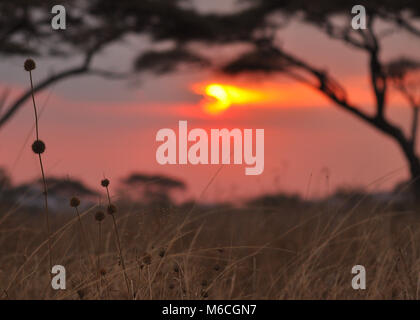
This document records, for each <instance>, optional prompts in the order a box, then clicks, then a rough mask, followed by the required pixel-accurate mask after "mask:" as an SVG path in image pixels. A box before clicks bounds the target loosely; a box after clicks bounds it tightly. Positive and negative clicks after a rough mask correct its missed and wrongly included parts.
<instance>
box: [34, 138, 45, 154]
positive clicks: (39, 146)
mask: <svg viewBox="0 0 420 320" xmlns="http://www.w3.org/2000/svg"><path fill="white" fill-rule="evenodd" d="M32 151H33V152H34V153H36V154H41V153H44V151H45V143H44V142H42V141H41V140H36V141H35V142H34V143H33V144H32Z"/></svg>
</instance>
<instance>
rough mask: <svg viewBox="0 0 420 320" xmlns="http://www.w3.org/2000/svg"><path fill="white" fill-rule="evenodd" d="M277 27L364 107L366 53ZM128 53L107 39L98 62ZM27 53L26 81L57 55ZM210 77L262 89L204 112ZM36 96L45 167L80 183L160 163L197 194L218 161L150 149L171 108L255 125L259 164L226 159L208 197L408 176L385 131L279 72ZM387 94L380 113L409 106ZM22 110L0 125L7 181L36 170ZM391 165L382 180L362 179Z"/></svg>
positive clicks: (6, 64)
mask: <svg viewBox="0 0 420 320" xmlns="http://www.w3.org/2000/svg"><path fill="white" fill-rule="evenodd" d="M283 38H284V42H285V43H286V45H287V49H289V50H292V51H295V52H299V53H300V54H301V55H302V57H303V58H306V59H311V61H313V63H314V64H316V65H318V66H320V67H325V68H328V70H330V71H331V72H332V73H333V74H335V75H336V77H338V78H339V79H340V81H341V82H342V83H343V85H345V87H346V88H347V89H348V91H349V93H350V99H351V101H352V102H353V103H356V104H358V105H360V106H362V107H363V108H365V109H367V110H368V109H369V108H370V107H371V106H372V101H373V98H372V94H371V92H370V86H369V82H368V77H367V74H366V63H367V60H366V57H365V56H364V55H362V54H360V53H359V52H355V51H354V50H351V49H349V48H348V47H345V46H343V45H339V44H337V43H335V42H331V41H328V39H325V38H324V37H323V36H322V35H321V34H319V33H317V32H315V31H313V30H312V29H308V28H306V27H303V26H292V27H291V28H290V30H287V31H286V32H285V33H284V35H283ZM297 39H298V40H297ZM308 47H310V48H311V50H308V49H307V48H308ZM385 49H386V52H387V56H386V57H384V58H387V57H392V56H395V55H397V54H399V51H398V50H402V51H407V50H409V51H410V52H420V50H419V49H420V46H419V45H418V44H416V43H415V42H413V41H411V40H410V38H406V37H401V36H399V37H397V38H392V37H391V38H390V43H387V44H385ZM130 54H131V51H130V48H129V47H127V48H126V47H117V48H113V49H112V50H110V51H109V52H107V53H106V54H105V55H104V57H103V58H102V60H100V61H98V64H100V63H106V64H109V65H114V66H116V65H119V64H121V63H122V62H123V61H129V59H128V57H130ZM115 57H118V59H116V58H115ZM6 60H7V61H6ZM37 62H38V68H37V70H36V73H35V74H34V79H35V81H37V80H38V79H40V78H42V77H43V76H44V75H46V74H47V73H48V72H50V70H51V68H54V65H55V64H54V63H53V62H51V61H49V60H42V59H39V60H38V61H37ZM71 62H72V61H68V63H69V64H70V63H71ZM0 70H1V71H2V72H0V87H2V88H3V87H8V88H11V89H13V90H12V93H14V94H17V92H19V91H20V90H22V89H23V88H27V86H28V83H27V74H26V73H24V72H23V70H22V61H21V60H19V59H17V58H14V59H5V60H2V61H0ZM212 83H217V84H224V85H230V86H234V87H237V88H240V89H241V90H248V91H250V92H253V93H261V94H262V95H263V96H264V99H262V101H255V99H254V100H253V101H250V102H249V103H245V101H243V102H241V103H233V104H232V105H231V106H230V107H229V108H226V109H225V110H224V111H223V112H221V113H217V114H209V113H207V112H205V110H204V105H205V104H206V103H208V99H207V98H205V96H204V95H203V92H202V91H201V92H200V91H199V90H198V89H197V88H200V87H201V88H203V87H205V86H206V85H208V84H212ZM197 90H198V92H197ZM256 100H258V99H256ZM37 101H38V106H39V108H40V109H43V108H44V107H45V110H44V112H43V113H42V116H41V119H40V126H41V130H40V135H41V139H43V140H45V142H46V144H47V152H46V155H45V164H46V171H47V174H51V175H60V176H66V175H70V176H72V177H75V178H81V179H83V180H84V181H85V182H87V183H88V184H89V185H90V186H96V185H97V183H98V181H99V180H100V179H101V178H102V177H103V174H104V173H105V174H106V175H107V176H109V177H110V178H111V179H113V181H118V179H120V178H121V177H123V176H125V175H127V174H128V173H129V172H133V171H141V172H150V173H157V172H159V173H166V174H169V175H172V176H175V177H181V178H184V179H185V180H186V182H187V183H188V185H189V186H190V191H189V192H190V193H189V194H190V195H191V196H197V195H198V194H200V192H201V190H202V189H203V188H204V187H205V186H206V184H207V183H208V181H209V180H210V179H211V177H212V175H213V174H214V173H215V172H216V171H217V169H218V168H217V166H211V165H207V166H191V165H188V166H180V165H176V166H160V165H158V164H157V163H156V160H155V152H156V148H157V146H158V144H157V142H156V141H155V135H156V132H157V131H158V130H159V129H161V128H173V129H176V128H177V125H178V121H179V120H188V125H189V127H190V128H194V127H200V128H204V129H207V130H209V129H210V128H224V127H227V128H235V127H238V128H241V129H244V128H253V129H258V128H261V129H264V130H265V170H264V173H263V174H262V175H261V176H255V177H251V176H245V175H244V166H229V167H228V166H227V167H224V168H223V169H222V171H221V172H220V173H219V176H218V177H217V178H216V179H215V181H214V184H213V185H212V186H211V188H210V189H209V190H208V193H207V194H206V195H205V196H204V197H205V199H208V200H211V199H219V200H223V199H225V200H226V199H231V198H232V197H238V198H240V197H246V196H250V195H255V194H258V193H262V192H276V191H284V192H299V193H300V194H302V195H305V194H306V193H307V189H308V184H310V195H312V196H316V195H318V196H319V195H321V196H322V195H325V194H327V193H328V192H331V191H332V190H334V189H335V188H337V187H339V186H343V185H350V186H355V187H357V186H365V187H367V186H368V187H369V188H370V189H380V188H388V189H389V188H391V187H392V186H393V185H394V184H395V183H396V182H397V181H399V180H401V179H403V178H406V177H407V170H406V166H405V162H404V159H403V158H402V156H401V154H400V152H399V150H398V148H397V146H396V145H394V143H393V142H392V141H390V140H388V139H387V138H385V137H384V136H382V135H381V134H379V133H377V132H376V131H375V130H373V129H371V128H369V127H367V126H366V125H365V124H363V123H361V122H360V121H359V120H357V119H355V118H353V117H351V116H349V115H348V114H347V113H345V112H343V111H341V110H340V109H338V108H337V107H335V106H334V105H332V104H331V103H330V102H329V101H328V100H326V99H325V98H324V97H322V96H320V95H319V94H318V93H316V92H315V91H313V90H312V89H309V88H307V87H305V86H302V85H300V84H297V83H295V82H292V81H290V80H287V79H285V78H282V77H277V76H276V77H261V76H259V77H256V76H252V77H236V78H228V77H221V76H220V75H218V74H214V73H212V72H210V71H207V70H191V71H190V72H187V73H186V72H182V73H179V74H173V75H166V76H163V77H155V76H151V75H144V76H143V77H142V78H141V81H140V82H139V83H134V84H133V83H130V84H127V83H124V82H112V81H107V80H103V79H99V78H94V77H84V78H77V79H72V80H69V81H66V82H62V83H60V84H58V85H56V86H55V87H53V88H50V89H49V90H47V91H45V92H43V93H41V94H39V95H37ZM389 102H390V105H391V108H390V109H389V114H390V116H392V117H393V118H394V119H395V121H396V122H398V123H401V124H405V123H406V122H407V119H408V118H407V117H408V115H409V110H408V109H407V108H405V107H404V106H403V101H402V100H401V98H400V97H399V96H398V95H397V94H392V95H390V100H389ZM32 112H33V111H32V108H31V105H30V104H29V102H28V103H27V104H26V105H25V107H24V108H23V109H22V110H21V111H20V112H19V113H18V114H17V116H16V117H15V118H14V119H13V120H12V121H11V122H10V123H8V124H7V125H6V126H5V127H4V128H3V129H1V130H0V155H1V158H0V166H4V167H6V168H7V169H8V170H9V171H10V173H11V174H12V177H13V179H14V180H15V181H16V182H22V181H27V180H30V179H33V178H35V177H38V176H39V172H38V171H39V168H38V163H37V162H36V158H35V157H34V156H33V154H32V152H31V150H30V144H31V142H32V140H33V133H31V128H32V126H33V113H32ZM28 135H29V139H27V137H28ZM395 170H397V171H395ZM327 171H328V172H329V175H330V178H329V181H328V183H327V182H326V179H325V173H326V172H327ZM393 171H395V173H394V174H392V175H390V176H389V177H387V178H386V179H384V181H383V182H382V183H381V184H380V185H378V183H375V184H373V185H371V183H372V182H374V181H376V180H377V179H378V178H381V177H385V176H386V175H387V174H389V173H390V172H393ZM311 176H312V178H310V177H311ZM309 182H310V183H309Z"/></svg>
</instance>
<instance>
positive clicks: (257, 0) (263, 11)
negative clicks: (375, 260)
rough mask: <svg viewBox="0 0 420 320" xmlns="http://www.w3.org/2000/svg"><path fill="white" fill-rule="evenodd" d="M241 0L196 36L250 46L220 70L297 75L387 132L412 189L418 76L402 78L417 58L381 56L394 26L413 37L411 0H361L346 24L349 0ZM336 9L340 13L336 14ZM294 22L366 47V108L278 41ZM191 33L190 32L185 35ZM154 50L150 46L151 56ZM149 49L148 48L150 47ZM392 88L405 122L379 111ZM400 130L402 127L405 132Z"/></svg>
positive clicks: (416, 10) (417, 174) (417, 180)
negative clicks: (359, 24)
mask: <svg viewBox="0 0 420 320" xmlns="http://www.w3.org/2000/svg"><path fill="white" fill-rule="evenodd" d="M243 2H245V3H247V4H248V6H247V7H246V8H245V9H242V10H240V11H239V12H235V13H232V14H229V15H225V16H224V17H219V18H218V19H214V17H211V19H213V20H212V21H211V20H208V18H209V17H207V18H206V19H207V22H209V21H211V22H212V23H214V24H215V27H214V30H216V32H217V35H215V34H214V33H210V34H202V35H201V36H200V37H199V39H200V40H201V41H205V42H207V43H226V42H229V44H233V43H243V44H247V45H248V47H249V48H250V49H249V50H248V51H247V52H246V53H244V54H242V55H240V56H239V57H236V58H235V59H234V60H232V61H230V62H229V63H228V64H227V65H224V66H222V68H221V70H222V71H223V72H226V73H228V74H238V73H243V72H246V73H254V72H264V73H282V74H284V75H285V76H287V77H290V78H291V79H293V80H294V81H298V82H300V83H303V84H305V85H307V86H309V87H311V88H313V89H314V90H316V91H317V92H319V93H320V94H322V95H323V96H325V97H327V98H328V99H329V100H330V101H332V102H333V103H334V105H335V106H337V107H338V108H340V109H342V110H343V111H346V112H348V113H349V114H351V115H353V116H354V117H356V118H358V119H360V120H361V121H363V122H364V123H366V124H367V125H369V126H371V127H373V128H375V129H376V130H378V131H379V132H381V133H383V134H384V135H386V136H387V137H388V138H390V139H392V140H393V141H394V142H395V143H396V144H397V145H398V146H399V148H400V149H401V151H402V153H403V155H404V157H405V159H406V161H407V163H408V166H409V171H410V174H411V183H410V185H411V186H412V187H413V189H414V190H415V191H416V193H417V194H419V193H420V158H419V156H418V155H417V153H416V135H417V128H418V116H419V112H418V110H419V107H420V100H419V97H418V96H417V97H416V90H417V89H419V87H418V85H419V84H420V83H419V82H418V81H409V80H408V78H409V77H408V76H409V74H410V73H412V72H413V71H416V70H417V69H418V68H419V63H418V62H417V61H416V60H415V59H414V58H413V57H410V55H409V54H407V56H405V57H399V58H397V59H395V60H393V61H383V59H382V51H383V50H382V47H383V40H384V38H386V37H387V36H389V35H390V34H393V33H395V32H407V33H409V34H410V35H411V36H412V37H413V38H414V39H416V38H418V37H420V28H419V27H418V24H417V22H418V18H419V16H420V3H419V2H418V1H412V0H406V1H399V2H395V1H375V0H374V1H368V2H367V1H361V3H360V4H362V5H364V7H365V8H366V13H367V28H366V29H353V28H352V24H351V19H352V17H353V16H352V15H351V9H352V7H353V6H354V2H353V1H339V2H337V1H336V2H333V1H330V0H328V1H326V0H321V1H310V0H300V1H298V0H284V1H272V0H245V1H242V3H243ZM337 17H340V19H337ZM293 20H299V21H300V22H301V23H305V24H309V25H311V26H312V27H314V28H316V29H318V30H319V31H321V32H323V33H324V34H326V35H327V36H328V37H330V38H331V39H332V40H335V41H340V42H342V43H344V44H346V45H348V46H350V47H352V48H353V49H354V50H358V51H362V52H363V53H365V55H366V62H367V63H366V66H367V73H368V75H369V79H370V84H371V89H372V92H373V94H374V97H375V104H374V110H375V112H374V113H373V114H372V113H369V112H367V111H365V110H364V109H363V108H362V107H361V106H359V105H357V104H354V103H353V102H352V101H354V100H352V99H351V92H348V90H346V88H345V87H344V85H342V84H341V83H340V81H339V79H337V77H335V76H334V75H333V72H331V71H330V70H325V67H323V68H321V67H318V66H317V65H316V63H315V62H314V61H307V60H305V59H303V58H301V57H300V55H299V54H298V53H296V52H291V51H288V50H287V49H286V48H285V46H284V43H283V42H282V41H281V29H282V28H284V27H285V26H287V25H288V23H289V22H290V21H293ZM191 40H192V41H196V40H197V39H191ZM159 54H160V53H156V55H157V56H159ZM149 55H152V53H150V54H149ZM392 89H396V90H397V91H398V92H400V93H401V94H403V96H404V97H405V98H406V100H407V102H408V105H409V107H410V108H411V109H412V119H411V127H410V128H409V130H404V129H405V128H403V127H401V126H399V125H398V124H396V123H395V122H394V121H393V120H392V119H390V118H389V116H387V112H386V111H387V109H388V107H389V106H388V99H387V97H388V95H389V92H390V90H392ZM405 131H408V133H406V132H405Z"/></svg>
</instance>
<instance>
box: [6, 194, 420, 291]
mask: <svg viewBox="0 0 420 320" xmlns="http://www.w3.org/2000/svg"><path fill="white" fill-rule="evenodd" d="M348 203H350V204H351V205H347V206H336V207H332V206H331V205H315V204H308V203H287V202H285V203H283V204H275V205H271V206H267V205H265V206H264V205H258V206H255V207H250V206H249V207H247V208H232V207H229V206H225V207H223V206H219V207H214V208H207V209H206V208H200V207H193V206H188V205H186V206H183V207H165V208H162V207H160V206H154V207H153V206H152V207H142V206H139V205H137V206H136V205H134V204H128V203H125V204H124V203H118V212H117V213H116V215H115V217H116V222H117V225H118V228H119V231H120V237H121V247H122V254H123V256H124V260H125V265H126V270H127V276H128V281H129V286H130V291H129V292H130V293H128V291H127V287H126V283H125V279H124V276H123V273H122V269H121V267H120V263H121V261H120V259H119V252H118V250H117V246H116V243H115V236H114V232H113V222H112V219H111V217H110V216H109V215H107V216H106V218H105V220H104V221H103V222H102V225H101V237H100V238H99V228H98V222H97V221H95V219H94V215H95V213H96V212H97V210H98V208H91V209H89V210H87V211H85V212H83V213H81V221H82V224H83V227H84V229H85V237H83V236H82V234H81V232H80V228H79V223H78V220H77V218H76V217H75V216H74V215H71V214H55V215H52V216H51V224H52V260H53V264H60V265H63V266H65V268H66V273H67V289H66V290H57V291H56V290H53V289H51V285H50V274H49V272H48V271H49V263H48V245H47V241H46V239H47V237H46V234H45V230H44V229H45V228H44V224H43V220H42V218H40V217H39V216H38V214H35V213H33V212H23V210H22V209H16V210H15V211H13V210H11V209H10V208H7V209H6V208H2V209H1V210H2V211H1V212H2V213H0V253H1V254H0V289H1V290H2V292H1V294H2V298H3V299H418V298H419V288H420V286H419V279H418V274H419V267H420V259H419V258H420V251H419V249H420V245H419V243H420V234H419V230H420V228H419V221H420V217H419V216H418V215H417V213H416V210H414V209H401V208H395V207H393V206H390V205H381V206H379V205H376V204H371V203H369V204H365V203H363V201H362V200H361V201H355V200H354V199H350V200H349V202H348ZM84 238H86V239H85V240H84ZM99 243H100V247H99ZM357 264H360V265H363V266H365V267H366V270H367V288H366V290H364V291H356V290H353V289H352V287H351V279H352V277H353V275H352V274H351V269H352V267H353V266H354V265H357Z"/></svg>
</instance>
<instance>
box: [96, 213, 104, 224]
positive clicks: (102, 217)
mask: <svg viewBox="0 0 420 320" xmlns="http://www.w3.org/2000/svg"><path fill="white" fill-rule="evenodd" d="M104 219H105V214H104V213H103V212H102V211H98V212H96V213H95V220H96V221H99V222H101V221H102V220H104Z"/></svg>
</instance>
